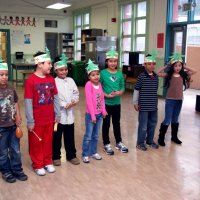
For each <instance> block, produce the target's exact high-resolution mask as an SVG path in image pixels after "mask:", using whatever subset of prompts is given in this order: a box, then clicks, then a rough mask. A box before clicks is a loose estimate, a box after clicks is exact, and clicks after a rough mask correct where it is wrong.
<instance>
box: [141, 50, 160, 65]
mask: <svg viewBox="0 0 200 200" xmlns="http://www.w3.org/2000/svg"><path fill="white" fill-rule="evenodd" d="M157 55H158V52H157V51H156V50H152V51H150V52H149V54H148V55H147V56H146V57H145V58H144V63H147V62H156V58H157Z"/></svg>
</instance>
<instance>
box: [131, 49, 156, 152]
mask: <svg viewBox="0 0 200 200" xmlns="http://www.w3.org/2000/svg"><path fill="white" fill-rule="evenodd" d="M144 65H145V71H144V72H143V73H141V74H140V75H139V76H138V79H137V82H136V85H135V89H134V95H133V103H134V108H135V110H136V111H138V112H139V117H138V121H139V125H138V138H137V146H136V147H137V148H138V149H140V150H142V151H146V150H147V147H146V144H147V145H148V146H150V147H152V148H154V149H157V148H158V147H159V146H158V145H157V144H156V143H155V142H154V141H153V138H154V132H155V128H156V124H157V105H158V97H157V90H158V76H157V75H156V74H155V72H154V69H155V65H156V52H154V51H152V53H151V54H148V55H147V56H146V57H145V60H144ZM145 140H146V144H145Z"/></svg>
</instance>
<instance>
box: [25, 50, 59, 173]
mask: <svg viewBox="0 0 200 200" xmlns="http://www.w3.org/2000/svg"><path fill="white" fill-rule="evenodd" d="M34 61H35V64H36V70H35V72H34V73H33V74H32V75H30V76H29V78H28V79H27V80H26V81H25V91H24V98H25V112H26V118H27V128H28V132H29V134H28V137H29V154H30V157H31V160H32V162H33V164H32V166H33V169H34V171H35V172H36V174H37V175H39V176H44V175H45V174H46V173H45V170H47V172H49V173H53V172H55V168H54V166H53V164H52V137H53V124H54V121H55V122H58V121H59V118H60V113H59V111H60V105H59V99H58V91H57V88H56V85H55V80H54V78H53V77H51V76H50V75H49V74H50V70H51V68H52V64H51V58H50V56H49V54H48V53H43V52H38V53H36V54H35V55H34ZM54 109H55V114H56V115H55V116H54Z"/></svg>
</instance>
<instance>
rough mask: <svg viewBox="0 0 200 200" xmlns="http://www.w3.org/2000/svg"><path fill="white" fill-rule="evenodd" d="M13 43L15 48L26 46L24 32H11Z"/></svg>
mask: <svg viewBox="0 0 200 200" xmlns="http://www.w3.org/2000/svg"><path fill="white" fill-rule="evenodd" d="M11 42H12V46H13V47H15V48H23V45H24V32H23V31H19V30H12V31H11Z"/></svg>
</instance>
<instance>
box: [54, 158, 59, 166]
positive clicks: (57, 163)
mask: <svg viewBox="0 0 200 200" xmlns="http://www.w3.org/2000/svg"><path fill="white" fill-rule="evenodd" d="M53 165H55V166H60V165H61V161H60V159H57V160H53Z"/></svg>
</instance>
